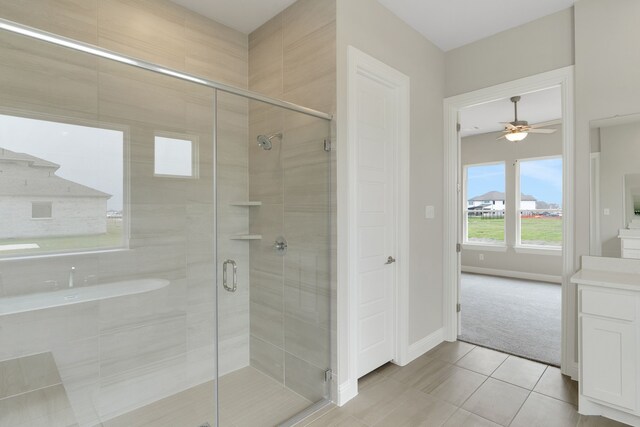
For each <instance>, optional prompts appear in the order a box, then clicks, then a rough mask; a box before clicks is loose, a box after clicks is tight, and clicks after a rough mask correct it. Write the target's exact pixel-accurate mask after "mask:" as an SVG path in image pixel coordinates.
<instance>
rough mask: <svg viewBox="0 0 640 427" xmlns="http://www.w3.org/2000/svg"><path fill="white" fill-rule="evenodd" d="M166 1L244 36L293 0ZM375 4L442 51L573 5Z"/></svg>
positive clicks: (462, 0)
mask: <svg viewBox="0 0 640 427" xmlns="http://www.w3.org/2000/svg"><path fill="white" fill-rule="evenodd" d="M171 1H173V2H174V3H177V4H179V5H181V6H184V7H186V8H187V9H191V10H193V11H194V12H196V13H199V14H201V15H204V16H206V17H208V18H211V19H213V20H214V21H218V22H220V23H222V24H225V25H227V26H229V27H231V28H235V29H236V30H238V31H242V32H243V33H247V34H248V33H250V32H252V31H253V30H255V29H256V28H258V27H259V26H261V25H262V24H264V23H265V22H267V21H268V20H269V19H271V18H273V17H274V16H276V15H277V14H278V13H280V12H282V11H283V10H284V9H286V8H287V7H289V6H290V5H291V4H293V3H295V1H296V0H171ZM338 1H348V0H338ZM378 1H379V2H380V3H381V4H382V5H384V6H385V7H386V8H388V9H389V10H391V11H392V12H393V13H395V14H396V15H397V16H398V17H400V19H402V20H403V21H405V22H406V23H407V24H409V25H411V26H412V27H413V28H415V29H416V30H417V31H418V32H420V33H421V34H422V35H424V36H425V37H426V38H427V39H429V40H431V41H432V42H433V43H434V44H436V46H438V47H439V48H440V49H442V50H444V51H447V50H451V49H454V48H456V47H460V46H463V45H465V44H468V43H472V42H474V41H476V40H480V39H483V38H485V37H488V36H490V35H493V34H497V33H499V32H501V31H504V30H508V29H509V28H513V27H517V26H519V25H522V24H526V23H527V22H531V21H534V20H536V19H538V18H541V17H543V16H546V15H550V14H552V13H554V12H558V11H560V10H563V9H566V8H568V7H570V6H572V5H573V3H575V2H576V1H577V0H378Z"/></svg>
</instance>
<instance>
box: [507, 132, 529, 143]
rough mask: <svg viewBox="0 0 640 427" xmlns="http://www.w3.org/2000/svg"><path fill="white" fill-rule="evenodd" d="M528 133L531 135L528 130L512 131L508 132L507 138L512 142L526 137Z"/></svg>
mask: <svg viewBox="0 0 640 427" xmlns="http://www.w3.org/2000/svg"><path fill="white" fill-rule="evenodd" d="M527 135H529V133H528V132H511V133H508V134H506V135H505V138H507V139H508V140H509V141H511V142H520V141H522V140H523V139H525V138H526V137H527Z"/></svg>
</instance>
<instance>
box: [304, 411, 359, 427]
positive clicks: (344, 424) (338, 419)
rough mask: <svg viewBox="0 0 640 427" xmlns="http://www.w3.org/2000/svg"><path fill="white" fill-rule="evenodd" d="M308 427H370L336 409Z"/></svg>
mask: <svg viewBox="0 0 640 427" xmlns="http://www.w3.org/2000/svg"><path fill="white" fill-rule="evenodd" d="M307 426H308V427H368V426H367V424H365V423H363V422H362V421H358V420H357V419H356V418H354V417H353V416H351V415H349V414H348V413H346V412H344V411H341V410H340V409H339V408H336V409H334V410H332V411H329V412H328V413H326V414H324V415H323V416H321V417H320V418H318V419H317V420H315V421H313V422H312V423H311V424H307Z"/></svg>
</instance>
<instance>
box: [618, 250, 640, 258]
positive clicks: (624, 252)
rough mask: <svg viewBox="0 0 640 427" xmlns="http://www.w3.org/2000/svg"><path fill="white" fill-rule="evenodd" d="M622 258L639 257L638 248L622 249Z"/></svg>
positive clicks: (639, 251)
mask: <svg viewBox="0 0 640 427" xmlns="http://www.w3.org/2000/svg"><path fill="white" fill-rule="evenodd" d="M622 258H630V259H640V249H622Z"/></svg>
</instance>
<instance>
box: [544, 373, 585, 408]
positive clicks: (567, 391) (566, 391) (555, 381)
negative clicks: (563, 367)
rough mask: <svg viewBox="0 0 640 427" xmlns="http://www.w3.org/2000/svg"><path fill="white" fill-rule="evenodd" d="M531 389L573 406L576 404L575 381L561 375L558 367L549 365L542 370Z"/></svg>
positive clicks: (576, 389)
mask: <svg viewBox="0 0 640 427" xmlns="http://www.w3.org/2000/svg"><path fill="white" fill-rule="evenodd" d="M533 391H536V392H538V393H541V394H544V395H546V396H550V397H555V398H556V399H560V400H563V401H565V402H568V403H571V404H572V405H574V406H577V405H578V383H577V381H572V380H571V378H569V377H567V376H564V375H562V373H561V372H560V369H558V368H555V367H553V366H549V367H548V368H547V369H546V370H545V371H544V374H542V378H540V381H538V384H536V386H535V388H534V389H533Z"/></svg>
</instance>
